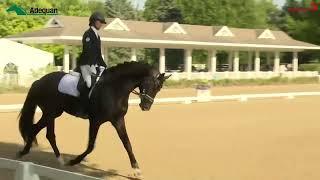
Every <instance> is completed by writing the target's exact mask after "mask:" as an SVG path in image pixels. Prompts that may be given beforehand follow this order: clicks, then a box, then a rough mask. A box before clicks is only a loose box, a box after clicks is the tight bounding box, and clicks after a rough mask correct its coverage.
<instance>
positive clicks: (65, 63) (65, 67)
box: [63, 46, 70, 73]
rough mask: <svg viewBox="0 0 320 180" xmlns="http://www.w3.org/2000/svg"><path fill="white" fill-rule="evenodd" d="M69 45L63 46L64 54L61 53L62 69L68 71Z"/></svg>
mask: <svg viewBox="0 0 320 180" xmlns="http://www.w3.org/2000/svg"><path fill="white" fill-rule="evenodd" d="M69 58H70V56H69V47H68V46H64V55H63V71H64V72H66V73H69V63H70V62H69V61H70V60H69Z"/></svg>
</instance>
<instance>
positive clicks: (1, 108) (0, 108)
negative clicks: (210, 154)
mask: <svg viewBox="0 0 320 180" xmlns="http://www.w3.org/2000/svg"><path fill="white" fill-rule="evenodd" d="M298 96H320V92H289V93H269V94H239V95H224V96H195V97H174V98H156V99H155V101H154V103H155V104H169V103H183V104H190V103H194V102H195V103H196V102H210V101H230V100H238V101H247V100H249V99H263V98H280V97H284V98H288V99H292V98H294V97H298ZM139 103H140V99H129V104H130V105H137V104H139ZM22 105H23V104H10V105H0V112H16V111H20V109H21V108H22ZM37 111H40V110H39V109H37Z"/></svg>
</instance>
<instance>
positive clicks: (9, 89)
mask: <svg viewBox="0 0 320 180" xmlns="http://www.w3.org/2000/svg"><path fill="white" fill-rule="evenodd" d="M28 90H29V88H28V87H23V86H17V85H12V86H8V85H3V84H0V94H4V93H26V92H28Z"/></svg>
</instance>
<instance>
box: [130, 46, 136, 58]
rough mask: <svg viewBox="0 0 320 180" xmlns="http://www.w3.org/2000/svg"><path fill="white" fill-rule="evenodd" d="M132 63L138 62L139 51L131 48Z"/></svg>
mask: <svg viewBox="0 0 320 180" xmlns="http://www.w3.org/2000/svg"><path fill="white" fill-rule="evenodd" d="M131 61H137V49H136V48H131Z"/></svg>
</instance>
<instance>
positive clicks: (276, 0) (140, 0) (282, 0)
mask: <svg viewBox="0 0 320 180" xmlns="http://www.w3.org/2000/svg"><path fill="white" fill-rule="evenodd" d="M131 1H132V2H133V3H134V4H135V5H138V6H139V8H142V7H143V5H144V2H145V1H146V0H131ZM285 1H286V0H273V2H274V3H275V4H277V5H278V7H282V6H283V5H284V3H285Z"/></svg>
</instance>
